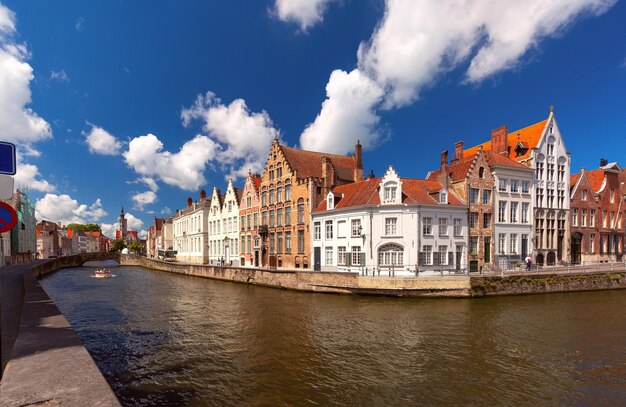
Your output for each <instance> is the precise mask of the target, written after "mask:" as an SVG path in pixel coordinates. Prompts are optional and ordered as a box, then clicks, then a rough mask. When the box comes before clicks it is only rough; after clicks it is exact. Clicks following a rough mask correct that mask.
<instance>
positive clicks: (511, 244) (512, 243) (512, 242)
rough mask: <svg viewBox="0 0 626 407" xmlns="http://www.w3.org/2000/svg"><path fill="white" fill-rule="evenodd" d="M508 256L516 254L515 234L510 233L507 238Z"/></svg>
mask: <svg viewBox="0 0 626 407" xmlns="http://www.w3.org/2000/svg"><path fill="white" fill-rule="evenodd" d="M509 247H510V249H511V251H510V254H517V233H511V235H510V237H509Z"/></svg>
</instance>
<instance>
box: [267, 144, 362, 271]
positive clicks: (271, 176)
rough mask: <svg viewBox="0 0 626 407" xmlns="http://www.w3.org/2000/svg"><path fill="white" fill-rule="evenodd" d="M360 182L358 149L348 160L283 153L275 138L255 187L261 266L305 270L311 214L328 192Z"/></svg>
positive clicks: (308, 258)
mask: <svg viewBox="0 0 626 407" xmlns="http://www.w3.org/2000/svg"><path fill="white" fill-rule="evenodd" d="M363 179H364V176H363V162H362V150H361V144H360V143H357V145H356V151H355V155H354V156H352V157H350V156H342V155H335V154H326V153H319V152H313V151H305V150H299V149H296V148H292V147H287V146H284V145H281V144H280V143H279V141H278V138H275V139H274V142H273V143H272V146H271V148H270V151H269V154H268V159H267V163H266V165H265V169H264V171H263V175H262V179H261V185H260V197H261V204H260V209H259V210H260V214H261V226H260V227H259V234H260V235H261V237H262V240H261V266H269V267H278V268H309V267H310V264H311V242H310V239H309V233H310V227H309V226H310V220H311V210H312V209H314V208H315V207H316V206H317V205H318V204H319V203H320V202H321V201H322V200H323V199H324V198H325V197H326V195H327V194H328V192H329V191H330V190H331V189H332V188H333V187H335V186H338V185H344V184H348V183H351V182H355V181H361V180H363Z"/></svg>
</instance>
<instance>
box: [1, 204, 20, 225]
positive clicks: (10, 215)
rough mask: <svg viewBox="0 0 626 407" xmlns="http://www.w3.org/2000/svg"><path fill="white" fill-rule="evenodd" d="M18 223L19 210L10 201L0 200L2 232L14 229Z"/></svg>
mask: <svg viewBox="0 0 626 407" xmlns="http://www.w3.org/2000/svg"><path fill="white" fill-rule="evenodd" d="M16 223H17V212H15V209H13V208H12V207H11V205H9V204H8V203H5V202H0V233H4V232H6V231H8V230H11V229H13V227H14V226H15V224H16Z"/></svg>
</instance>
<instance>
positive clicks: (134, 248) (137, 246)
mask: <svg viewBox="0 0 626 407" xmlns="http://www.w3.org/2000/svg"><path fill="white" fill-rule="evenodd" d="M128 250H130V251H131V252H135V253H142V252H143V245H142V244H141V243H139V242H132V243H131V244H130V246H128Z"/></svg>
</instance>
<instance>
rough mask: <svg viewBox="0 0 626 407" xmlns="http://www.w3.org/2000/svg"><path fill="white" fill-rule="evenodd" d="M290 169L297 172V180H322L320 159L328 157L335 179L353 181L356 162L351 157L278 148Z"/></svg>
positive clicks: (283, 147) (285, 147) (284, 147)
mask: <svg viewBox="0 0 626 407" xmlns="http://www.w3.org/2000/svg"><path fill="white" fill-rule="evenodd" d="M280 148H281V150H282V152H283V154H284V155H285V158H286V159H287V161H288V162H289V165H290V166H291V169H292V170H294V171H297V173H298V178H300V179H304V178H309V177H312V178H322V157H328V158H329V159H330V161H331V163H332V165H333V167H334V169H335V173H336V174H337V178H338V179H339V180H342V181H353V180H354V170H355V168H356V160H355V159H354V157H353V156H345V155H336V154H326V153H318V152H316V151H307V150H300V149H297V148H292V147H287V146H283V145H281V146H280Z"/></svg>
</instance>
